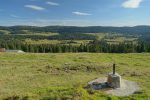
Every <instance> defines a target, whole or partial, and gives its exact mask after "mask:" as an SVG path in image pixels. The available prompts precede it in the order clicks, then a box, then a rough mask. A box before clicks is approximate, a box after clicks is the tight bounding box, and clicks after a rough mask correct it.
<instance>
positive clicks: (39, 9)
mask: <svg viewBox="0 0 150 100" xmlns="http://www.w3.org/2000/svg"><path fill="white" fill-rule="evenodd" d="M24 7H26V8H30V9H33V10H38V11H41V10H45V8H43V7H40V6H37V5H25V6H24Z"/></svg>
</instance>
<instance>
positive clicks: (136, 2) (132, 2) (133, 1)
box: [122, 0, 143, 8]
mask: <svg viewBox="0 0 150 100" xmlns="http://www.w3.org/2000/svg"><path fill="white" fill-rule="evenodd" d="M142 1H143V0H126V1H125V2H124V3H123V4H122V7H124V8H138V7H139V6H140V4H141V2H142Z"/></svg>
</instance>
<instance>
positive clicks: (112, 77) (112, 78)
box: [107, 73, 121, 88]
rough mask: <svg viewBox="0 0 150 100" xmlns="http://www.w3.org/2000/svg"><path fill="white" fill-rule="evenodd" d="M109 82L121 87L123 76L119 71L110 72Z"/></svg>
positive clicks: (115, 86) (111, 84)
mask: <svg viewBox="0 0 150 100" xmlns="http://www.w3.org/2000/svg"><path fill="white" fill-rule="evenodd" d="M107 84H108V86H110V87H112V88H121V76H120V75H119V74H118V73H115V74H113V73H109V74H108V78H107Z"/></svg>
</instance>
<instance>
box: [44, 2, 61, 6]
mask: <svg viewBox="0 0 150 100" xmlns="http://www.w3.org/2000/svg"><path fill="white" fill-rule="evenodd" d="M46 4H49V5H52V6H59V4H58V3H55V2H50V1H48V2H46Z"/></svg>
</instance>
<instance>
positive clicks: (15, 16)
mask: <svg viewBox="0 0 150 100" xmlns="http://www.w3.org/2000/svg"><path fill="white" fill-rule="evenodd" d="M10 16H11V17H13V18H19V16H17V15H14V14H11V15H10Z"/></svg>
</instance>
